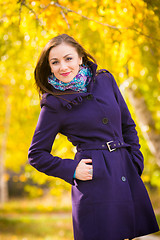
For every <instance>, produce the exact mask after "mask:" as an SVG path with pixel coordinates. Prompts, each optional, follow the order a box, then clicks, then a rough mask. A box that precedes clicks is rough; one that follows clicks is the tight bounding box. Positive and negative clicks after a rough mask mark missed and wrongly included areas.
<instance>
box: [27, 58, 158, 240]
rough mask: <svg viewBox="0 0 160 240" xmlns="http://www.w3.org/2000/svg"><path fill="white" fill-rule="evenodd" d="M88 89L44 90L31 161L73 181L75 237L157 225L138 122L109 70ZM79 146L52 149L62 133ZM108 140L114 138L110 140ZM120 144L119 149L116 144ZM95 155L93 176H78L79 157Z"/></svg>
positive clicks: (97, 237) (145, 230)
mask: <svg viewBox="0 0 160 240" xmlns="http://www.w3.org/2000/svg"><path fill="white" fill-rule="evenodd" d="M88 64H89V66H90V67H91V69H92V72H93V78H92V81H91V83H90V84H89V86H88V92H87V93H80V92H74V91H71V90H67V91H65V92H63V93H65V94H64V95H60V94H62V92H61V91H58V90H54V89H53V91H54V92H55V94H57V95H56V96H52V95H51V94H44V95H43V99H42V101H41V108H42V109H41V112H40V116H39V120H38V124H37V127H36V130H35V133H34V136H33V140H32V143H31V146H30V149H29V162H30V164H31V165H32V166H33V167H35V168H36V169H38V170H39V171H41V172H44V173H46V174H47V175H50V176H54V177H59V178H62V179H64V180H65V181H67V182H68V183H70V184H72V211H73V212H72V214H73V228H74V238H75V240H122V239H124V238H134V237H137V236H141V235H146V234H149V233H153V232H156V231H158V225H157V222H156V219H155V215H154V212H153V209H152V206H151V203H150V200H149V197H148V194H147V191H146V189H145V186H144V184H143V182H142V180H141V177H140V175H141V173H142V171H143V156H142V154H141V152H140V150H139V149H140V145H139V139H138V137H137V132H136V130H135V123H134V121H133V120H132V118H131V115H130V113H129V110H128V108H127V106H126V103H125V101H124V99H123V97H122V95H121V93H120V91H119V88H118V86H117V84H116V82H115V80H114V78H113V76H112V75H111V74H110V73H109V72H108V71H101V72H100V73H99V74H96V67H97V66H96V65H95V64H93V63H91V62H89V63H88ZM58 132H59V133H62V134H64V135H65V136H67V137H68V140H69V141H71V142H72V143H73V145H75V146H77V153H76V155H75V159H74V160H72V159H61V158H59V157H56V156H52V155H51V154H50V152H51V148H52V145H53V142H54V139H55V137H56V135H57V133H58ZM108 142H109V143H108ZM114 148H116V150H114V151H111V150H113V149H114ZM83 158H91V159H92V164H93V179H92V180H90V181H80V180H76V179H75V180H74V179H73V174H74V171H75V169H76V167H77V164H78V163H79V161H80V160H81V159H83Z"/></svg>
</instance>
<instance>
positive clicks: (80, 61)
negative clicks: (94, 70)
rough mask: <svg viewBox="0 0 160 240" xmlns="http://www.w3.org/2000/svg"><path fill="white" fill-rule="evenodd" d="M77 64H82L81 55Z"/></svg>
mask: <svg viewBox="0 0 160 240" xmlns="http://www.w3.org/2000/svg"><path fill="white" fill-rule="evenodd" d="M79 65H82V57H80V58H79Z"/></svg>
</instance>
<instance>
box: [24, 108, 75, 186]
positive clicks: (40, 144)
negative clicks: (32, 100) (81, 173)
mask: <svg viewBox="0 0 160 240" xmlns="http://www.w3.org/2000/svg"><path fill="white" fill-rule="evenodd" d="M59 130H60V117H59V113H58V112H55V111H53V109H51V108H50V107H47V106H43V107H42V109H41V112H40V115H39V119H38V123H37V126H36V129H35V133H34V136H33V139H32V143H31V146H30V148H29V152H28V159H29V163H30V164H31V165H32V166H33V167H34V168H36V169H37V170H38V171H40V172H43V173H45V174H47V175H49V176H54V177H59V178H61V179H63V180H65V181H66V182H68V183H70V184H72V185H73V184H74V180H73V175H74V171H75V169H76V167H77V164H78V161H75V160H72V159H61V158H60V157H57V156H52V155H51V153H50V152H51V149H52V145H53V142H54V139H55V137H56V135H57V133H58V132H59Z"/></svg>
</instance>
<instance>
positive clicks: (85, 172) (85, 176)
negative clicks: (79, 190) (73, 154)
mask: <svg viewBox="0 0 160 240" xmlns="http://www.w3.org/2000/svg"><path fill="white" fill-rule="evenodd" d="M88 163H89V164H88ZM90 164H92V159H82V160H81V161H80V162H79V164H78V165H77V168H76V175H75V177H76V178H77V179H79V180H83V181H86V180H92V177H93V166H92V165H90ZM90 169H91V170H90Z"/></svg>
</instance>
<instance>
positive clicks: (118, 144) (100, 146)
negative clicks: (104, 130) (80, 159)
mask: <svg viewBox="0 0 160 240" xmlns="http://www.w3.org/2000/svg"><path fill="white" fill-rule="evenodd" d="M76 147H77V151H83V150H108V151H110V152H113V151H115V150H116V149H117V148H122V147H131V145H130V144H127V143H125V142H124V141H121V140H113V141H108V142H93V143H81V144H78V145H77V146H76Z"/></svg>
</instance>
